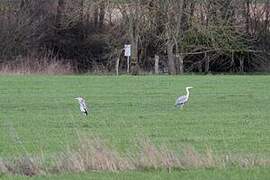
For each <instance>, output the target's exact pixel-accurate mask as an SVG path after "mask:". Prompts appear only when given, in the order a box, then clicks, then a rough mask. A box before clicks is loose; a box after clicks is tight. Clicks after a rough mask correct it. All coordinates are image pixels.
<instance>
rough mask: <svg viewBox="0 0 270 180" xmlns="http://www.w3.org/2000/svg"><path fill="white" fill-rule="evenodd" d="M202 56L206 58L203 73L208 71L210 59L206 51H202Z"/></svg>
mask: <svg viewBox="0 0 270 180" xmlns="http://www.w3.org/2000/svg"><path fill="white" fill-rule="evenodd" d="M204 57H205V59H206V61H205V69H204V71H205V73H208V72H209V63H210V61H209V56H207V52H205V53H204Z"/></svg>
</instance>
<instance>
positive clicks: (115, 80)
mask: <svg viewBox="0 0 270 180" xmlns="http://www.w3.org/2000/svg"><path fill="white" fill-rule="evenodd" d="M0 84H1V86H0V91H1V94H0V97H1V103H0V107H1V118H0V138H1V139H0V157H1V158H2V159H4V160H6V159H13V158H14V157H24V156H26V155H28V156H31V157H34V156H35V157H41V156H42V157H45V159H50V157H52V156H55V155H58V154H60V153H61V152H67V147H76V145H78V144H80V143H79V140H80V139H79V138H78V137H81V136H83V137H89V138H91V137H99V138H100V139H102V141H103V140H104V141H105V143H106V144H108V145H109V148H110V149H113V150H115V151H117V152H119V153H120V154H121V153H123V154H133V153H136V152H137V149H138V146H137V145H138V144H137V143H134V141H137V140H141V139H144V138H145V137H146V138H147V139H149V140H150V141H151V143H153V144H155V146H156V147H159V146H160V147H163V145H166V147H167V148H168V149H170V150H172V151H173V152H179V153H180V151H182V150H184V149H185V148H186V147H193V148H194V149H195V151H197V152H198V153H199V154H201V155H204V154H207V153H205V151H206V150H207V149H210V150H211V151H212V152H213V154H214V155H216V156H217V157H221V158H222V157H223V155H230V157H240V160H247V159H248V160H250V162H251V163H252V162H255V160H260V159H265V160H268V159H269V158H268V157H269V155H270V151H269V149H270V143H269V138H268V137H269V135H270V132H269V131H268V126H269V121H268V119H269V116H270V115H269V113H268V109H269V108H270V107H269V106H270V105H269V103H268V102H269V98H270V94H269V92H270V91H269V90H270V86H269V76H229V75H228V76H171V77H169V76H140V77H134V76H120V77H113V76H1V77H0ZM185 86H193V87H194V88H193V89H192V92H191V97H190V102H189V104H188V105H187V106H186V107H185V108H184V109H183V110H179V109H176V108H175V107H174V102H175V98H176V96H178V95H182V94H184V93H185V91H184V88H185ZM79 95H82V96H84V97H85V98H86V99H87V102H88V103H89V105H90V109H91V110H90V111H91V112H90V116H87V117H84V116H83V115H82V114H80V112H79V110H78V104H77V102H76V101H75V100H74V99H73V98H74V97H75V96H79ZM81 144H83V143H81ZM73 145H75V146H73ZM246 157H252V158H254V159H252V158H251V159H250V158H246ZM241 158H242V159H241ZM224 159H226V157H224ZM253 160H254V161H253ZM256 162H259V161H256ZM48 163H50V162H48ZM266 164H267V163H266ZM239 165H240V166H239ZM248 165H251V164H248ZM257 165H258V166H257V167H256V163H255V167H254V166H253V165H251V166H250V167H251V168H252V170H251V171H250V173H251V174H250V176H256V177H257V175H258V174H260V176H258V177H260V179H262V178H264V177H268V176H269V174H267V173H266V172H267V170H265V168H266V169H267V167H264V168H263V167H261V166H260V165H263V166H264V164H263V163H262V164H261V163H257ZM204 167H206V168H207V167H208V166H204ZM204 167H203V168H204ZM214 167H216V166H214ZM239 167H241V162H240V163H238V164H237V167H236V169H234V170H232V172H231V173H229V176H234V175H235V174H237V175H239V176H242V175H241V174H245V175H243V177H245V176H247V174H248V173H247V174H246V173H244V172H245V171H247V170H243V169H241V168H239ZM244 167H246V166H244ZM260 167H261V168H260ZM216 168H218V169H219V166H217V167H216ZM226 168H232V167H226ZM165 169H166V168H165ZM195 169H196V168H195ZM158 171H159V170H158ZM165 171H166V170H165ZM224 171H225V169H223V170H213V171H211V170H207V171H204V170H194V169H193V168H192V169H191V173H189V171H184V172H182V171H174V170H172V174H170V175H168V176H179V177H180V176H181V175H183V176H185V175H184V174H191V175H187V176H190V178H192V177H194V178H195V177H196V176H197V175H198V174H201V175H202V176H204V175H205V176H206V177H208V176H209V178H211V176H213V173H214V174H215V173H217V176H219V175H220V176H222V174H223V173H224V174H227V171H226V172H224ZM261 171H262V173H259V172H261ZM151 173H153V174H155V171H154V172H125V173H124V172H123V173H120V174H119V177H121V176H123V178H124V177H130V178H131V177H133V176H134V177H133V178H136V177H138V178H140V176H142V177H143V176H145V177H147V176H152V175H149V174H151ZM102 174H103V173H102ZM193 174H194V175H193ZM67 176H69V177H73V176H76V175H67ZM78 176H80V175H78ZM84 176H87V175H84V174H82V177H84ZM93 176H97V177H99V176H101V177H107V176H110V175H109V173H108V174H107V173H105V174H104V176H103V175H100V174H99V173H94V174H93ZM163 176H166V173H165V172H161V177H163ZM198 176H199V175H198ZM112 178H113V176H112ZM153 178H154V176H153ZM187 178H189V177H187Z"/></svg>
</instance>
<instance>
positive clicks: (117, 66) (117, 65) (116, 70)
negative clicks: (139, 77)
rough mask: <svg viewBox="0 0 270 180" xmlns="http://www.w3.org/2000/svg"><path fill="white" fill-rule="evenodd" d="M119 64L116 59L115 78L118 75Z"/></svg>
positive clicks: (118, 60) (118, 59)
mask: <svg viewBox="0 0 270 180" xmlns="http://www.w3.org/2000/svg"><path fill="white" fill-rule="evenodd" d="M119 62H120V58H119V57H117V59H116V64H115V72H116V76H118V75H119Z"/></svg>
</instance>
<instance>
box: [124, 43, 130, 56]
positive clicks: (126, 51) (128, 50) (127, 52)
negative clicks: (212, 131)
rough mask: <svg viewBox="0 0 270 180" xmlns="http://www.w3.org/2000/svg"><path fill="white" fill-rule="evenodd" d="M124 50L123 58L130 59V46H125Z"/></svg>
mask: <svg viewBox="0 0 270 180" xmlns="http://www.w3.org/2000/svg"><path fill="white" fill-rule="evenodd" d="M124 50H125V56H126V57H130V56H131V45H130V44H125V47H124Z"/></svg>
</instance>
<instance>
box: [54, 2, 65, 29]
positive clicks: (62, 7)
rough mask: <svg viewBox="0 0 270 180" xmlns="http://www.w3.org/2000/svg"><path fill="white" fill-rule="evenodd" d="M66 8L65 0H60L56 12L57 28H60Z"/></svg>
mask: <svg viewBox="0 0 270 180" xmlns="http://www.w3.org/2000/svg"><path fill="white" fill-rule="evenodd" d="M64 10H65V0H58V5H57V13H56V28H57V29H59V28H60V27H61V24H62V22H61V21H62V16H63V13H64Z"/></svg>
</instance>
